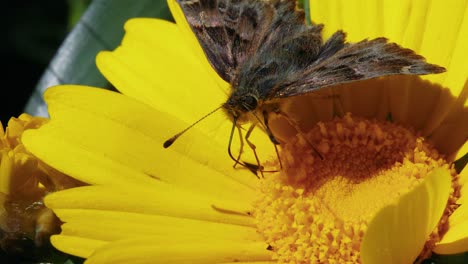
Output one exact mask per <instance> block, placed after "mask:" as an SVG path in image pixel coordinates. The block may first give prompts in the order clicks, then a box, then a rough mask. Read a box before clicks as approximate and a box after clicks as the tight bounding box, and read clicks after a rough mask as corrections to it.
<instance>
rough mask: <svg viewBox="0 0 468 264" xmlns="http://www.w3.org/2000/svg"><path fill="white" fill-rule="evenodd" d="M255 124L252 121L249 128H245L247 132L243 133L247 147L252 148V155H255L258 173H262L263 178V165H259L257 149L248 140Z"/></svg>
mask: <svg viewBox="0 0 468 264" xmlns="http://www.w3.org/2000/svg"><path fill="white" fill-rule="evenodd" d="M255 126H256V124H255V123H252V125H250V127H249V130H247V133H246V134H245V141H246V142H247V144H248V145H249V147H250V148H251V149H252V151H253V153H254V156H255V160H256V161H257V164H258V169H259V171H260V174H262V178H264V176H263V167H262V166H261V165H260V159H259V158H258V155H257V150H256V149H257V147H256V146H255V145H254V144H253V143H252V142H251V141H250V140H249V137H250V135H251V134H252V131H253V130H254V128H255ZM257 177H258V175H257Z"/></svg>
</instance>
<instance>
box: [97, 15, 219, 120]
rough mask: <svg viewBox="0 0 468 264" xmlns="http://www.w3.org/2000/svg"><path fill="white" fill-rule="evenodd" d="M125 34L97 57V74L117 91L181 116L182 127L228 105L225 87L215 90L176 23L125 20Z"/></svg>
mask: <svg viewBox="0 0 468 264" xmlns="http://www.w3.org/2000/svg"><path fill="white" fill-rule="evenodd" d="M125 30H126V34H125V37H124V39H123V41H122V44H121V46H120V47H118V48H117V49H116V50H115V51H113V52H102V53H100V54H99V55H98V56H97V58H96V63H97V66H98V68H99V70H100V71H101V72H102V73H103V74H104V75H105V76H106V78H107V79H108V80H109V81H110V82H111V83H113V84H114V86H115V87H116V88H117V89H118V90H119V91H121V92H122V93H124V94H126V95H128V96H131V97H134V98H136V99H138V100H140V101H142V102H145V103H147V104H149V105H151V106H153V107H157V108H158V109H160V110H161V111H166V112H168V113H173V114H178V113H179V112H180V114H181V115H183V116H182V118H183V120H184V121H186V122H193V121H195V120H196V119H198V118H200V117H202V116H203V115H204V114H206V113H208V112H209V111H210V110H213V109H215V108H216V107H218V106H220V105H221V104H222V103H223V102H224V101H225V100H226V92H227V91H228V88H227V86H228V84H227V83H226V87H224V88H225V89H220V88H219V87H218V85H217V84H216V82H215V81H214V80H213V78H212V77H211V76H210V75H209V74H207V73H206V71H205V70H204V68H203V66H204V65H203V64H202V63H201V62H200V59H199V58H198V57H197V56H195V54H194V53H193V51H192V50H190V47H189V46H187V45H186V43H185V41H184V40H185V39H184V38H183V36H182V34H181V32H180V30H179V28H178V27H177V26H176V24H174V23H171V22H168V21H164V20H157V19H141V18H140V19H132V20H129V21H128V22H127V23H126V24H125ZM207 98H209V100H206V99H207ZM200 101H203V102H205V103H204V105H203V107H200V106H201V105H200Z"/></svg>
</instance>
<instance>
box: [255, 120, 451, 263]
mask: <svg viewBox="0 0 468 264" xmlns="http://www.w3.org/2000/svg"><path fill="white" fill-rule="evenodd" d="M303 133H304V134H303V136H300V135H299V136H296V137H293V138H292V139H290V140H289V142H287V143H285V144H283V145H282V151H281V153H280V156H281V159H282V162H283V170H282V171H281V172H280V173H277V174H273V175H272V174H270V175H266V177H265V178H264V179H263V180H261V181H260V188H259V191H260V195H259V199H258V200H257V201H256V204H255V208H256V209H255V212H254V215H255V217H256V220H257V227H258V230H259V232H260V233H261V234H262V235H263V236H264V238H265V240H266V241H267V243H269V245H270V246H271V248H272V250H273V251H274V252H275V255H274V257H275V259H277V260H278V262H279V263H329V262H330V263H344V262H345V261H346V262H352V263H358V262H360V253H359V252H360V245H361V241H362V238H363V235H364V233H365V231H366V229H367V224H368V222H369V221H370V220H371V219H372V217H373V216H374V215H375V214H376V213H377V212H378V211H379V209H381V208H383V207H384V206H386V205H388V204H390V203H392V202H394V201H395V200H396V199H398V198H399V197H400V196H401V195H402V194H404V193H406V192H408V191H409V190H411V189H412V188H413V187H414V186H415V185H417V184H418V183H419V182H420V181H421V180H422V179H423V178H424V177H425V176H426V175H427V174H428V173H429V172H431V171H432V170H433V169H434V168H437V167H448V166H449V165H448V164H447V162H446V161H445V160H444V159H443V158H442V157H441V155H439V153H438V152H437V151H436V150H435V149H434V148H433V147H432V146H430V145H429V144H428V143H427V142H425V141H424V139H423V138H421V137H419V136H418V135H416V133H415V132H414V131H412V130H410V129H407V128H404V127H401V126H398V125H396V124H394V123H391V122H382V121H370V120H367V119H363V118H357V117H353V116H351V115H350V114H347V115H346V116H344V117H343V118H341V119H336V120H333V121H330V122H326V123H318V125H317V126H315V127H314V128H313V129H312V130H310V131H308V132H303ZM311 145H313V146H314V147H315V148H316V149H317V150H318V151H320V153H321V154H322V155H323V158H324V159H323V160H322V159H320V157H318V156H317V155H316V154H314V151H313V149H312V147H311Z"/></svg>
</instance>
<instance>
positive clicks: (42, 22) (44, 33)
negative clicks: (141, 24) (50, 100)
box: [0, 0, 172, 127]
mask: <svg viewBox="0 0 468 264" xmlns="http://www.w3.org/2000/svg"><path fill="white" fill-rule="evenodd" d="M6 6H7V8H6V12H5V14H4V16H2V19H3V20H4V21H3V25H5V30H6V32H5V34H4V37H3V41H2V42H1V45H2V46H1V49H0V50H1V51H0V52H1V58H2V62H3V66H4V68H5V70H3V71H2V72H3V76H2V80H3V94H2V96H1V98H2V101H1V104H0V121H1V122H2V124H3V126H4V127H5V126H6V123H7V122H8V119H9V118H10V117H12V116H14V117H16V116H18V115H20V114H21V113H23V112H27V113H29V114H33V115H39V116H47V108H46V107H45V104H44V102H43V100H42V93H43V92H44V90H45V89H46V88H47V87H50V86H53V85H57V84H82V85H90V86H95V87H102V88H112V87H111V86H110V84H109V83H108V82H107V81H106V80H105V78H104V77H103V76H102V75H101V74H100V72H99V71H98V70H97V68H96V65H95V62H94V60H95V56H96V54H97V53H98V52H99V51H101V50H112V49H114V48H115V47H117V46H118V45H119V43H120V41H121V40H122V37H123V35H124V24H125V22H126V21H127V20H128V19H130V18H132V17H153V18H154V17H158V18H162V19H168V20H172V17H171V15H170V12H169V9H168V7H167V4H166V0H139V1H128V0H92V1H91V0H43V1H34V0H26V1H8V2H7V4H6Z"/></svg>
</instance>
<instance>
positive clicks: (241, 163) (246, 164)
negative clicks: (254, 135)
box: [228, 118, 260, 178]
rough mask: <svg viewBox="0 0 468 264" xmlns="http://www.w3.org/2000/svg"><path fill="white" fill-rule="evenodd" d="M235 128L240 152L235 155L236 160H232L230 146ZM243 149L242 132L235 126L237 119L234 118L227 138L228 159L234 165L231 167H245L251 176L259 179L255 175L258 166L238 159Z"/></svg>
mask: <svg viewBox="0 0 468 264" xmlns="http://www.w3.org/2000/svg"><path fill="white" fill-rule="evenodd" d="M236 128H237V130H238V131H239V137H240V142H241V146H240V150H239V155H237V158H234V156H233V155H232V151H231V146H232V139H233V136H234V130H235V129H236ZM243 148H244V140H243V137H242V131H241V128H240V127H239V126H238V125H237V118H234V120H233V123H232V129H231V134H230V136H229V144H228V154H229V157H231V159H232V160H233V161H234V165H233V166H232V167H233V168H236V166H237V164H240V165H242V166H244V167H246V168H247V169H248V170H250V171H251V172H252V173H253V174H255V176H257V178H260V177H258V174H257V171H258V168H259V166H258V165H255V164H252V163H248V162H242V161H240V157H241V154H242V150H243Z"/></svg>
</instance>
